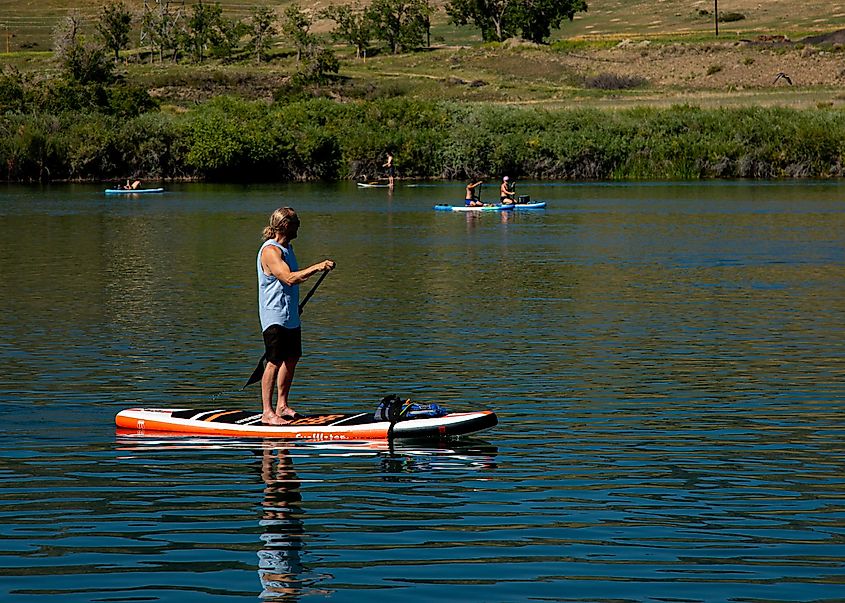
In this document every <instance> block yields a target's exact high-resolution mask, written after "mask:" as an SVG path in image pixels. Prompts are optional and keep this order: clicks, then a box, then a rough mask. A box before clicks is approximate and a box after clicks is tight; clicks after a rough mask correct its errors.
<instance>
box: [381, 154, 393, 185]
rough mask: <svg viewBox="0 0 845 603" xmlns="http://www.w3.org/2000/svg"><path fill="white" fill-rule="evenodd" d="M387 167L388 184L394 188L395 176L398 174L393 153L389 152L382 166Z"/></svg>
mask: <svg viewBox="0 0 845 603" xmlns="http://www.w3.org/2000/svg"><path fill="white" fill-rule="evenodd" d="M382 167H383V168H387V184H388V185H389V186H390V188H393V178H394V177H395V176H396V168H395V167H393V153H391V152H390V151H388V152H387V161H386V162H385V163H384V165H383V166H382Z"/></svg>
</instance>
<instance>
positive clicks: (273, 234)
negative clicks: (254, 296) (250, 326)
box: [257, 207, 335, 425]
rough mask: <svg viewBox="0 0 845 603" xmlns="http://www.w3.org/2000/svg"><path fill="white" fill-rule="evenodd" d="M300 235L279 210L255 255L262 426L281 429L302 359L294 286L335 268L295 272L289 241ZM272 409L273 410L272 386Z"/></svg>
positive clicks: (326, 263) (293, 218)
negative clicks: (262, 360)
mask: <svg viewBox="0 0 845 603" xmlns="http://www.w3.org/2000/svg"><path fill="white" fill-rule="evenodd" d="M298 230H299V217H298V216H297V215H296V211H294V210H293V208H291V207H280V208H279V209H277V210H276V211H274V212H273V213H272V214H271V215H270V222H269V224H268V225H267V226H266V227H265V228H264V233H263V236H264V243H263V244H262V245H261V249H259V251H258V262H257V264H258V265H257V268H258V314H259V317H260V319H261V330H262V332H263V335H264V348H265V358H266V360H267V365H266V366H265V367H264V374H263V376H262V378H261V404H262V413H261V421H262V422H263V423H267V424H269V425H285V424H287V423H289V422H290V420H291V419H293V418H295V417H296V416H297V413H296V412H294V410H293V409H292V408H291V407H290V406H288V393H289V392H290V388H291V384H292V383H293V374H294V371H295V370H296V364H297V362H299V358H300V357H301V356H302V332H301V323H300V319H299V284H300V283H302V282H305V281H306V280H307V279H308V278H309V277H311V276H313V275H315V274H317V273H318V272H327V271H329V270H332V269H333V268H334V267H335V263H334V262H333V261H332V260H328V259H327V260H323V261H322V262H318V263H316V264H312V265H311V266H308V267H307V268H305V269H303V270H299V266H298V264H297V262H296V255H295V254H294V252H293V245H291V241H293V240H294V239H295V238H296V235H297V232H298ZM274 384H275V386H276V391H277V400H276V408H275V410H273V406H272V398H273V385H274Z"/></svg>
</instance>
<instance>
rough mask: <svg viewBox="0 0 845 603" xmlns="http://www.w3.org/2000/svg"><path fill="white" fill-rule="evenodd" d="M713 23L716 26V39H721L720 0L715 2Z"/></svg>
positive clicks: (714, 0)
mask: <svg viewBox="0 0 845 603" xmlns="http://www.w3.org/2000/svg"><path fill="white" fill-rule="evenodd" d="M713 22H714V23H715V24H716V37H719V0H713Z"/></svg>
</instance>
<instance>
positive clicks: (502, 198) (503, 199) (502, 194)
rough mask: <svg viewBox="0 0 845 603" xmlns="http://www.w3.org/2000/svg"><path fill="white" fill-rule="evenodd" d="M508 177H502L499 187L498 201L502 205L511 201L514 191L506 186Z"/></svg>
mask: <svg viewBox="0 0 845 603" xmlns="http://www.w3.org/2000/svg"><path fill="white" fill-rule="evenodd" d="M509 181H510V178H508V177H507V176H505V177H504V178H502V187H501V188H500V189H499V203H502V204H504V205H507V204H510V203H513V196H514V191H513V190H512V189H509V188H508V182H509Z"/></svg>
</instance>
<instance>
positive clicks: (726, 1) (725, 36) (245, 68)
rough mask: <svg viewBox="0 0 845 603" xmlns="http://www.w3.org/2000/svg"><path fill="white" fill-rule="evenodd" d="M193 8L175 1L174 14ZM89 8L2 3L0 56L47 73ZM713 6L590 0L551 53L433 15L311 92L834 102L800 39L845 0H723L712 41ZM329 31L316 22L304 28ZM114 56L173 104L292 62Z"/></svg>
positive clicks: (238, 86)
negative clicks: (798, 2)
mask: <svg viewBox="0 0 845 603" xmlns="http://www.w3.org/2000/svg"><path fill="white" fill-rule="evenodd" d="M149 2H150V4H152V0H149ZM191 3H192V2H190V1H189V0H186V2H185V5H186V10H189V8H188V7H189V5H190V4H191ZM180 4H181V2H171V6H176V5H180ZM255 4H268V5H272V6H277V7H280V8H279V10H281V8H282V7H283V6H284V5H285V4H280V3H277V2H272V1H270V0H223V1H222V2H221V5H222V6H223V7H224V9H225V11H226V13H227V14H228V15H229V16H230V17H233V18H246V16H247V15H248V14H249V11H250V8H251V7H252V6H254V5H255ZM325 4H328V0H318V2H316V3H310V4H309V5H308V7H309V9H316V8H320V7H321V6H323V5H325ZM101 5H102V2H101V1H93V0H78V1H77V2H69V1H66V0H40V1H35V0H26V1H24V2H21V1H17V2H12V1H10V0H0V44H2V47H0V48H2V49H3V50H5V48H6V46H8V47H9V49H10V50H17V52H12V53H10V54H5V55H4V56H5V60H4V61H3V62H4V63H8V64H12V65H15V66H17V67H18V68H21V69H22V70H29V71H32V72H37V73H39V74H44V73H48V72H49V71H50V70H51V69H54V66H53V65H52V63H51V62H50V61H49V54H48V53H46V52H41V53H38V52H35V51H37V50H41V51H44V50H48V49H49V47H50V32H51V31H52V28H53V27H54V25H55V23H57V22H58V21H59V20H60V19H61V18H62V16H63V15H65V14H66V13H67V11H69V10H71V8H75V9H77V10H79V11H80V12H81V13H82V14H83V15H87V16H89V17H91V21H93V16H94V15H95V14H96V12H97V10H98V7H99V6H101ZM127 5H129V6H131V7H133V8H134V9H135V10H137V11H139V13H140V12H141V11H142V10H143V5H144V3H143V1H142V0H128V1H127ZM440 5H441V6H442V2H440ZM712 5H713V3H712V1H710V0H698V1H688V2H680V1H677V0H652V1H648V2H647V1H642V0H595V1H593V2H590V10H589V12H587V13H583V14H578V15H576V18H575V20H574V21H573V22H572V23H566V24H565V25H564V27H563V28H562V29H561V30H560V31H559V32H557V33H556V35H555V38H554V39H553V42H556V43H553V44H552V45H551V47H538V46H532V45H525V44H504V45H482V44H481V39H480V35H479V34H478V32H477V30H475V29H474V28H472V27H456V26H454V25H452V24H449V23H448V22H447V19H446V15H445V13H443V12H442V11H440V12H439V13H437V15H436V16H435V19H434V24H433V29H432V45H433V48H432V49H431V50H430V51H429V52H418V53H410V54H404V55H397V56H391V55H389V54H383V53H382V54H378V53H373V55H372V56H371V57H370V58H368V59H367V60H366V61H360V60H356V59H355V58H354V55H353V53H352V52H351V50H350V49H349V48H348V47H342V46H338V47H336V48H335V50H336V53H337V55H338V57H339V58H340V59H341V70H340V73H341V76H343V77H342V79H341V81H340V82H339V83H338V84H337V85H335V86H333V87H330V89H328V90H323V91H321V94H327V95H329V96H332V97H334V98H344V97H354V98H361V97H363V98H378V97H383V96H397V95H403V96H413V97H417V98H423V99H438V98H444V99H454V100H460V101H483V102H495V103H517V104H535V103H542V104H544V105H547V106H569V105H572V104H576V103H577V104H578V105H579V106H598V107H625V106H631V105H657V106H661V105H668V104H675V103H693V104H700V105H705V106H708V105H712V106H716V105H719V106H743V105H784V106H793V107H812V106H840V105H845V89H844V88H843V86H845V53H843V50H842V45H841V44H839V45H830V44H827V45H825V44H822V45H818V44H816V45H810V44H804V43H801V40H803V39H804V38H805V37H807V36H811V35H815V36H817V35H819V34H822V35H824V34H828V33H830V32H833V31H835V30H838V29H843V28H845V0H843V1H836V0H834V1H832V2H831V1H830V0H828V1H823V0H806V1H805V2H802V6H801V11H800V13H798V11H796V10H795V5H794V3H791V2H786V1H770V2H761V1H760V0H722V2H720V3H719V8H720V12H721V13H723V14H724V13H725V12H736V13H741V14H742V15H743V16H744V18H743V19H742V20H738V21H733V22H730V23H721V24H720V35H719V37H718V38H717V37H716V36H714V35H713V34H714V32H713V19H712V14H709V11H711V10H712ZM705 13H708V14H705ZM327 27H328V24H327V23H317V24H316V25H315V28H314V29H315V30H317V31H320V30H323V31H324V30H326V29H327ZM136 40H137V38H136ZM823 41H824V40H822V42H823ZM136 44H137V42H136ZM21 48H28V49H29V51H25V52H21V51H20V49H21ZM126 58H127V59H128V60H127V63H126V65H125V66H124V67H122V69H123V71H124V74H125V76H126V77H127V78H128V79H131V80H133V81H136V82H140V83H142V84H143V85H144V86H145V87H147V88H149V89H151V90H152V92H153V94H154V95H155V96H157V97H158V98H159V99H161V100H162V102H163V103H164V104H165V105H174V106H179V105H185V104H188V103H191V104H192V103H194V102H197V101H202V100H205V99H207V98H210V97H212V96H215V95H219V94H221V93H231V94H237V95H240V96H244V97H247V98H265V99H270V98H272V97H273V95H274V93H275V92H276V91H277V90H278V89H279V88H280V87H282V86H284V85H285V83H286V82H287V81H288V79H289V76H290V74H291V73H292V72H293V70H294V64H293V61H292V58H291V56H290V53H289V52H288V49H287V47H286V44H285V41H284V40H278V42H277V44H276V48H275V50H274V55H273V60H272V61H271V62H270V63H268V64H264V65H261V66H255V65H254V64H253V63H252V62H250V61H247V60H243V61H240V62H235V63H234V64H227V65H223V64H217V63H214V62H207V63H205V64H203V65H200V66H197V65H192V64H189V63H183V64H179V65H170V64H164V65H148V64H143V63H139V61H138V60H137V57H136V55H135V54H134V53H131V52H130V53H127V55H126ZM244 59H245V57H244ZM781 72H782V73H785V74H787V75H789V76H790V80H791V82H792V83H791V84H790V83H788V81H787V80H786V79H784V78H780V79H777V80H776V76H777V74H778V73H781Z"/></svg>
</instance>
